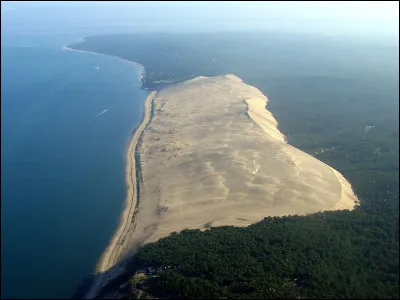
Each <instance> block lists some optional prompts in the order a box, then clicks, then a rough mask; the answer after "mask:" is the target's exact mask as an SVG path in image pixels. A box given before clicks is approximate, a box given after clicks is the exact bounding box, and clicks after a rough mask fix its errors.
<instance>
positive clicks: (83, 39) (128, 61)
mask: <svg viewBox="0 0 400 300" xmlns="http://www.w3.org/2000/svg"><path fill="white" fill-rule="evenodd" d="M85 41H86V40H85V38H84V37H81V38H80V40H79V42H82V43H84V42H85ZM68 45H69V44H66V45H64V46H62V47H61V49H62V50H64V51H77V52H84V53H90V54H97V55H103V56H109V57H113V58H116V59H120V60H122V61H124V62H127V63H130V64H135V65H137V66H138V67H139V68H140V80H141V83H142V85H141V87H140V88H141V89H142V90H146V91H149V90H150V89H148V88H145V87H144V83H143V79H144V78H145V73H146V70H145V68H144V66H143V65H142V64H140V63H138V62H135V61H131V60H127V59H125V58H121V57H119V56H115V55H111V54H105V53H100V52H94V51H87V50H80V49H75V48H71V47H68Z"/></svg>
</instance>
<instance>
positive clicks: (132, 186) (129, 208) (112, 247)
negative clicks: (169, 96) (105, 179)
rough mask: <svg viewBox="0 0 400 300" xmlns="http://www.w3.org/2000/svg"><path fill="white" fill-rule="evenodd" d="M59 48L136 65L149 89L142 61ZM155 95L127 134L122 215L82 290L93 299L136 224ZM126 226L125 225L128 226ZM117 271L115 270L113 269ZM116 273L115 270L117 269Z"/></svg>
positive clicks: (83, 39) (81, 40)
mask: <svg viewBox="0 0 400 300" xmlns="http://www.w3.org/2000/svg"><path fill="white" fill-rule="evenodd" d="M79 42H85V38H84V37H81V38H80V40H79ZM62 50H65V51H77V52H85V53H89V54H97V55H104V56H110V57H113V58H116V59H119V60H122V61H124V62H127V63H130V64H135V65H137V66H139V68H140V70H141V73H140V80H141V89H142V90H149V89H147V88H144V81H143V79H144V77H145V68H144V66H143V65H142V64H140V63H138V62H134V61H130V60H127V59H124V58H121V57H118V56H115V55H108V54H104V53H99V52H94V51H86V50H79V49H74V48H70V47H68V44H66V45H64V46H63V47H62ZM156 95H157V91H154V90H153V91H150V94H149V95H148V96H147V97H146V99H145V101H144V110H143V116H142V119H141V121H140V123H139V125H138V126H137V127H136V129H134V130H133V131H132V132H131V134H130V135H129V137H128V139H129V141H128V145H127V150H126V169H125V182H126V187H127V192H126V198H125V203H124V208H123V210H122V214H121V215H120V221H119V224H118V226H117V228H116V229H115V232H114V234H113V235H112V237H111V238H110V240H109V242H108V244H107V246H106V248H105V250H104V251H103V253H102V254H101V256H100V259H99V260H98V262H97V264H96V268H95V272H94V273H95V275H97V277H96V279H95V281H94V282H93V283H92V284H91V286H90V288H89V290H88V291H87V292H86V293H85V296H84V297H85V298H86V299H92V298H94V297H95V296H96V294H98V292H99V290H101V288H102V287H103V286H104V285H105V284H107V283H108V281H109V280H111V279H112V278H113V277H115V276H116V275H118V274H113V275H114V276H112V275H109V274H107V276H108V277H107V278H105V277H104V276H105V272H106V271H107V270H110V269H111V268H112V267H114V266H115V265H117V263H118V261H119V260H120V259H121V257H122V254H123V253H124V251H125V250H126V248H127V246H128V245H129V239H127V238H126V237H127V235H128V233H130V232H131V230H132V229H133V230H134V228H132V227H134V226H135V225H136V223H135V222H134V221H135V218H134V216H135V215H136V213H137V211H138V208H139V207H138V203H139V202H138V199H137V198H138V196H137V188H136V185H137V177H136V174H137V173H136V172H137V168H136V150H137V145H138V141H139V139H140V136H141V134H142V133H143V130H144V129H145V128H146V126H147V124H148V122H149V120H150V114H151V103H152V101H153V99H154V98H155V96H156ZM127 225H128V226H127ZM114 272H116V271H114ZM117 273H118V272H117Z"/></svg>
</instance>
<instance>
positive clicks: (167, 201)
mask: <svg viewBox="0 0 400 300" xmlns="http://www.w3.org/2000/svg"><path fill="white" fill-rule="evenodd" d="M267 101H268V99H267V98H266V97H265V96H264V95H263V94H262V93H261V92H260V91H259V90H258V89H256V88H255V87H252V86H249V85H247V84H245V83H243V82H242V81H241V79H240V78H238V77H236V76H234V75H226V76H217V77H209V78H207V77H198V78H195V79H193V80H190V81H187V82H185V83H182V84H179V85H177V86H174V87H169V88H166V89H164V90H162V91H161V92H159V93H158V94H157V96H156V98H155V99H154V107H155V112H154V118H153V120H152V121H151V122H150V124H149V126H148V128H147V129H146V130H145V132H144V136H143V144H142V147H141V148H140V153H141V166H142V170H143V188H142V190H141V201H140V212H139V215H138V223H137V228H136V230H135V234H134V235H133V236H132V239H131V244H130V246H131V249H132V248H134V247H136V245H137V244H139V243H143V242H152V241H156V240H158V239H159V238H161V237H164V236H167V235H168V234H169V233H171V232H173V231H180V230H182V229H185V228H200V229H204V228H207V227H210V226H221V225H236V226H246V225H249V224H252V223H254V222H257V221H260V220H262V219H263V218H264V217H265V216H282V215H289V214H290V215H293V214H308V213H313V212H318V211H324V210H335V209H352V208H353V207H354V205H355V203H356V202H357V198H356V196H355V195H354V193H353V192H352V189H351V186H350V184H349V183H348V182H347V181H346V179H344V178H343V176H342V175H341V174H340V173H339V172H337V171H335V170H333V169H332V168H331V167H329V166H328V165H326V164H324V163H323V162H321V161H319V160H317V159H316V158H314V157H312V156H310V155H308V154H306V153H304V152H302V151H300V150H299V149H296V148H294V147H292V146H290V145H289V144H287V143H286V141H285V137H284V136H283V134H282V133H280V132H279V130H278V129H277V121H276V120H275V118H274V117H273V116H272V114H271V113H270V112H269V111H268V110H266V109H265V106H266V103H267Z"/></svg>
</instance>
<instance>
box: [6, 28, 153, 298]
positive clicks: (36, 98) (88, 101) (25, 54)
mask: <svg viewBox="0 0 400 300" xmlns="http://www.w3.org/2000/svg"><path fill="white" fill-rule="evenodd" d="M78 39H79V36H72V35H65V36H63V35H60V34H54V35H36V36H35V35H16V36H12V35H11V36H7V37H4V38H3V36H2V46H1V47H2V49H1V275H2V276H1V286H2V289H1V297H2V298H17V297H18V298H39V297H43V298H50V297H57V298H65V297H70V296H71V295H72V294H73V293H74V291H75V288H76V287H77V285H78V284H79V283H80V281H81V279H82V278H83V277H85V276H87V275H89V274H90V273H92V272H93V271H94V269H95V266H96V263H97V261H98V259H99V257H100V255H101V253H102V251H103V250H104V249H105V247H106V246H107V243H108V241H109V239H110V237H111V236H112V234H113V232H114V230H115V229H116V226H117V224H118V222H119V217H120V213H121V211H122V208H123V205H124V198H125V151H126V147H127V143H128V141H129V138H130V134H131V132H132V131H133V130H134V128H135V127H136V126H137V125H138V124H139V122H140V120H141V117H142V113H143V102H144V99H145V98H146V96H147V95H148V92H147V91H144V90H141V81H140V78H139V76H140V69H139V67H138V66H137V65H135V64H130V63H127V62H125V61H122V60H119V59H117V58H113V57H108V56H102V55H95V54H89V53H82V52H75V51H65V50H62V46H63V45H64V44H67V43H69V42H74V41H77V40H78ZM104 110H107V111H106V112H105V113H102V114H100V113H101V112H104Z"/></svg>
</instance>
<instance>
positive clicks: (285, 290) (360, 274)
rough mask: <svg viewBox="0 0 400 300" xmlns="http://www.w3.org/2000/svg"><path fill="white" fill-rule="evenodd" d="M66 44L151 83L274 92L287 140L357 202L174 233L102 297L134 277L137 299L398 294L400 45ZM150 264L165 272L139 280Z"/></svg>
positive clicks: (106, 40) (319, 40)
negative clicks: (229, 83)
mask: <svg viewBox="0 0 400 300" xmlns="http://www.w3.org/2000/svg"><path fill="white" fill-rule="evenodd" d="M70 47H71V48H76V49H81V50H90V51H95V52H99V53H105V54H109V55H114V56H118V57H121V58H124V59H128V60H131V61H135V62H138V63H140V64H142V65H143V66H144V67H145V70H146V71H145V74H144V78H143V88H146V89H151V90H154V89H155V90H157V89H161V88H163V87H165V86H168V85H172V84H175V83H178V82H181V81H184V80H187V79H191V78H194V77H196V76H215V75H221V74H227V73H233V74H235V75H237V76H239V77H240V78H242V79H243V80H244V81H245V82H246V83H248V84H250V85H254V86H255V87H257V88H258V89H260V90H261V91H262V92H263V93H264V94H265V95H266V96H267V97H268V98H269V102H268V104H267V106H268V109H269V110H270V111H271V112H272V113H273V114H274V116H275V118H276V119H277V120H278V122H279V129H280V131H281V132H282V133H284V134H285V136H286V137H287V140H288V142H289V143H290V144H292V145H293V146H295V147H297V148H299V149H302V150H303V151H305V152H307V153H309V154H311V155H313V156H315V157H317V158H318V159H320V160H322V161H323V162H325V163H327V164H329V165H330V166H332V167H333V168H335V169H337V170H338V171H340V172H341V173H342V174H343V175H344V176H345V177H346V179H348V180H349V182H350V183H351V184H352V186H353V189H354V191H355V193H356V195H357V197H358V198H359V199H360V202H361V204H360V206H359V207H357V208H356V209H355V210H354V211H351V212H350V211H335V212H321V213H317V214H312V215H308V216H286V217H282V218H271V217H267V216H266V218H265V219H264V220H262V221H261V222H259V223H257V224H253V225H250V226H248V227H246V228H235V227H220V228H211V229H208V230H206V231H204V232H201V231H199V230H184V231H182V232H180V233H173V234H171V236H169V237H167V238H164V239H162V240H160V241H158V242H156V243H153V244H148V245H145V246H142V247H140V248H139V250H138V253H137V255H136V256H135V258H134V259H133V260H132V263H131V264H130V266H129V268H128V270H127V273H126V276H125V277H124V278H119V279H118V280H117V281H115V282H112V283H111V284H110V285H109V286H108V287H106V288H105V289H104V293H105V294H106V293H107V291H109V290H111V289H115V288H116V286H117V283H118V284H120V283H121V282H130V284H129V287H130V288H128V289H127V290H126V291H125V292H124V293H125V295H126V297H133V298H135V297H138V294H137V293H138V291H140V295H141V297H143V295H147V296H148V297H151V296H150V295H152V296H154V297H157V298H185V299H189V298H392V299H395V298H397V299H398V298H399V232H398V231H399V215H398V212H399V127H398V125H399V98H398V95H399V86H398V65H399V64H398V44H396V43H395V42H391V41H386V40H383V39H381V40H378V39H375V40H374V39H369V38H368V39H367V38H364V39H363V38H355V37H349V38H346V37H325V36H315V35H289V34H287V35H282V34H280V35H278V34H275V33H269V34H261V33H246V34H245V33H242V34H233V33H225V34H222V33H221V34H200V33H199V34H191V35H189V34H147V35H144V34H141V35H110V36H96V37H90V38H87V39H86V40H85V42H83V43H77V44H74V45H70ZM149 267H151V268H155V269H156V270H161V271H157V272H156V273H155V274H153V275H149V274H147V273H148V272H147V273H146V275H145V276H144V277H143V278H142V279H141V280H137V279H135V278H136V277H135V276H137V274H138V270H141V269H143V268H147V269H148V268H149ZM167 267H168V268H167ZM143 293H144V294H143Z"/></svg>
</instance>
